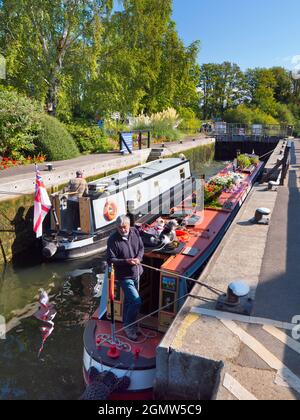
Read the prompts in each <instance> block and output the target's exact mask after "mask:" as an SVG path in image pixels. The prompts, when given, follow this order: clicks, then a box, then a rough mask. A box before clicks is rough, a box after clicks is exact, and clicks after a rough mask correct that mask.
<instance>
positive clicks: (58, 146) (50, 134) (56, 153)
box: [35, 114, 79, 161]
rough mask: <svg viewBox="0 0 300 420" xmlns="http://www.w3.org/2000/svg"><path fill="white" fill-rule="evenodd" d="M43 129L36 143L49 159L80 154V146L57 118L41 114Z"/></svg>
mask: <svg viewBox="0 0 300 420" xmlns="http://www.w3.org/2000/svg"><path fill="white" fill-rule="evenodd" d="M40 124H41V130H40V131H39V133H38V136H37V139H36V140H35V145H36V148H37V150H38V152H40V153H43V154H45V155H46V156H47V160H48V161H49V160H64V159H72V158H74V157H77V156H79V151H78V148H77V146H76V144H75V141H74V139H73V138H72V136H71V134H70V133H69V132H68V131H67V130H66V128H65V127H64V125H63V124H62V123H61V122H59V121H58V120H57V119H56V118H54V117H50V116H49V115H46V114H41V115H40Z"/></svg>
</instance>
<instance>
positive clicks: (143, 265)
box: [141, 263, 224, 295]
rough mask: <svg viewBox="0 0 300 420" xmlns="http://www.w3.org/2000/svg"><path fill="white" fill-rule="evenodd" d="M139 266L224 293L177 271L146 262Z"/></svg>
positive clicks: (216, 292)
mask: <svg viewBox="0 0 300 420" xmlns="http://www.w3.org/2000/svg"><path fill="white" fill-rule="evenodd" d="M141 266H142V267H145V268H149V269H150V270H154V271H158V272H160V273H162V274H167V275H168V276H176V277H180V278H182V279H184V280H190V281H192V282H193V283H195V284H200V285H201V286H203V287H206V288H207V289H208V290H210V291H211V292H213V293H215V294H216V295H220V294H223V293H224V291H223V290H220V289H217V288H216V287H213V286H209V285H208V284H206V283H203V282H202V281H199V280H195V279H192V278H191V277H186V276H182V275H180V274H177V273H172V272H169V271H166V270H161V269H159V268H155V267H151V266H150V265H146V264H142V263H141Z"/></svg>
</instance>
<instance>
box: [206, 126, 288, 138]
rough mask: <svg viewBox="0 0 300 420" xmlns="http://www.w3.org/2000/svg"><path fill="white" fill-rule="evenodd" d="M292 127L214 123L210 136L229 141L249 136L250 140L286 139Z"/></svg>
mask: <svg viewBox="0 0 300 420" xmlns="http://www.w3.org/2000/svg"><path fill="white" fill-rule="evenodd" d="M293 130H294V128H293V126H290V125H280V124H269V125H263V124H252V125H248V124H231V123H229V124H228V123H215V124H214V125H213V127H212V134H214V135H215V136H217V137H218V136H220V137H224V138H225V137H227V138H228V140H231V139H232V138H233V137H235V138H236V137H241V138H242V137H245V136H251V138H257V139H260V138H264V137H272V136H274V137H282V138H284V137H288V136H292V134H293Z"/></svg>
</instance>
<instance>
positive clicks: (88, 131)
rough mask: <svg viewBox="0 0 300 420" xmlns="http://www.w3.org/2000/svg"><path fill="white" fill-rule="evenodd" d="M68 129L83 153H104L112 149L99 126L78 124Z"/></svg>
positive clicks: (70, 125)
mask: <svg viewBox="0 0 300 420" xmlns="http://www.w3.org/2000/svg"><path fill="white" fill-rule="evenodd" d="M66 127H67V130H68V131H69V133H71V134H72V136H73V138H74V140H75V142H76V144H77V147H78V149H79V151H80V152H81V153H104V152H108V151H109V150H110V149H111V145H110V143H109V140H108V137H107V135H106V134H105V133H104V131H103V130H102V129H101V128H99V127H98V126H97V125H90V124H87V123H79V122H76V123H74V124H68V125H67V126H66Z"/></svg>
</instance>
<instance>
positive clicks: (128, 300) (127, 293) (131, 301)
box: [120, 279, 142, 327]
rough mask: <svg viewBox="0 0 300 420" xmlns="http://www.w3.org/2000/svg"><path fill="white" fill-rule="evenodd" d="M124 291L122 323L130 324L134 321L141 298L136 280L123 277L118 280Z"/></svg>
mask: <svg viewBox="0 0 300 420" xmlns="http://www.w3.org/2000/svg"><path fill="white" fill-rule="evenodd" d="M120 284H121V287H122V290H123V292H124V297H125V299H124V309H123V324H124V326H125V327H126V326H127V325H130V324H132V323H133V322H135V321H136V319H137V316H138V313H139V310H140V307H141V304H142V300H141V298H140V295H139V292H138V287H139V285H138V280H133V279H124V280H121V282H120Z"/></svg>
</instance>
